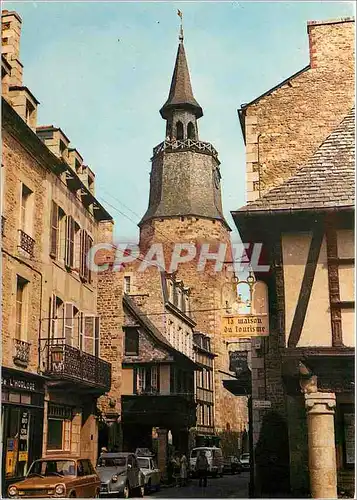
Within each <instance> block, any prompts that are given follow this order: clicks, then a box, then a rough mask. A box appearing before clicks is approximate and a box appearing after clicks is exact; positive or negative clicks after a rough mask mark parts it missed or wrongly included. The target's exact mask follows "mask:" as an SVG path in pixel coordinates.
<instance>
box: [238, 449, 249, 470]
mask: <svg viewBox="0 0 357 500" xmlns="http://www.w3.org/2000/svg"><path fill="white" fill-rule="evenodd" d="M240 463H241V464H242V469H243V470H249V469H250V457H249V453H243V454H242V455H241V457H240Z"/></svg>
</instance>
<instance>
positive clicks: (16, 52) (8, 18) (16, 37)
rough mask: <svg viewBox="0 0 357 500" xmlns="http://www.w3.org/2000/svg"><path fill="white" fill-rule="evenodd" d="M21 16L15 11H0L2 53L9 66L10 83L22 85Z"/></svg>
mask: <svg viewBox="0 0 357 500" xmlns="http://www.w3.org/2000/svg"><path fill="white" fill-rule="evenodd" d="M21 24H22V20H21V17H20V16H19V15H18V13H17V12H14V11H11V12H10V11H8V10H3V11H2V13H1V45H2V55H3V56H4V57H5V59H6V61H7V62H8V63H9V65H10V66H11V75H10V82H9V84H10V85H15V86H22V73H23V66H22V64H21V63H20V60H19V57H20V37H21Z"/></svg>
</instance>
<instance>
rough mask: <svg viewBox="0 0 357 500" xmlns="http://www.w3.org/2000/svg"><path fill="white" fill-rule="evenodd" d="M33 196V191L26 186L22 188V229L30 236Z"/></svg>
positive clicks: (23, 185)
mask: <svg viewBox="0 0 357 500" xmlns="http://www.w3.org/2000/svg"><path fill="white" fill-rule="evenodd" d="M31 194H32V191H31V189H29V188H28V187H27V186H25V184H22V186H21V207H20V210H21V213H20V229H21V230H22V231H23V232H24V233H26V234H29V232H30V224H31V213H30V196H31Z"/></svg>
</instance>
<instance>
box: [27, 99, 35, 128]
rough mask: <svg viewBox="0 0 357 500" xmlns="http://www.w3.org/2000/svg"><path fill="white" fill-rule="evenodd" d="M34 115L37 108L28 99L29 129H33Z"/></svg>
mask: <svg viewBox="0 0 357 500" xmlns="http://www.w3.org/2000/svg"><path fill="white" fill-rule="evenodd" d="M34 114H35V107H34V106H33V105H32V104H31V102H30V101H29V100H28V99H26V117H25V121H26V123H27V125H28V126H29V127H32V125H33V120H34Z"/></svg>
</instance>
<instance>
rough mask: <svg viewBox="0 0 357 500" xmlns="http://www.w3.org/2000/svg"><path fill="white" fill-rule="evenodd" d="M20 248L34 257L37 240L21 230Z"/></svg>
mask: <svg viewBox="0 0 357 500" xmlns="http://www.w3.org/2000/svg"><path fill="white" fill-rule="evenodd" d="M19 247H20V248H22V250H25V252H27V253H28V254H29V255H31V257H33V254H34V248H35V240H34V239H32V238H31V236H29V235H28V234H26V233H25V232H24V231H22V229H19Z"/></svg>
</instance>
